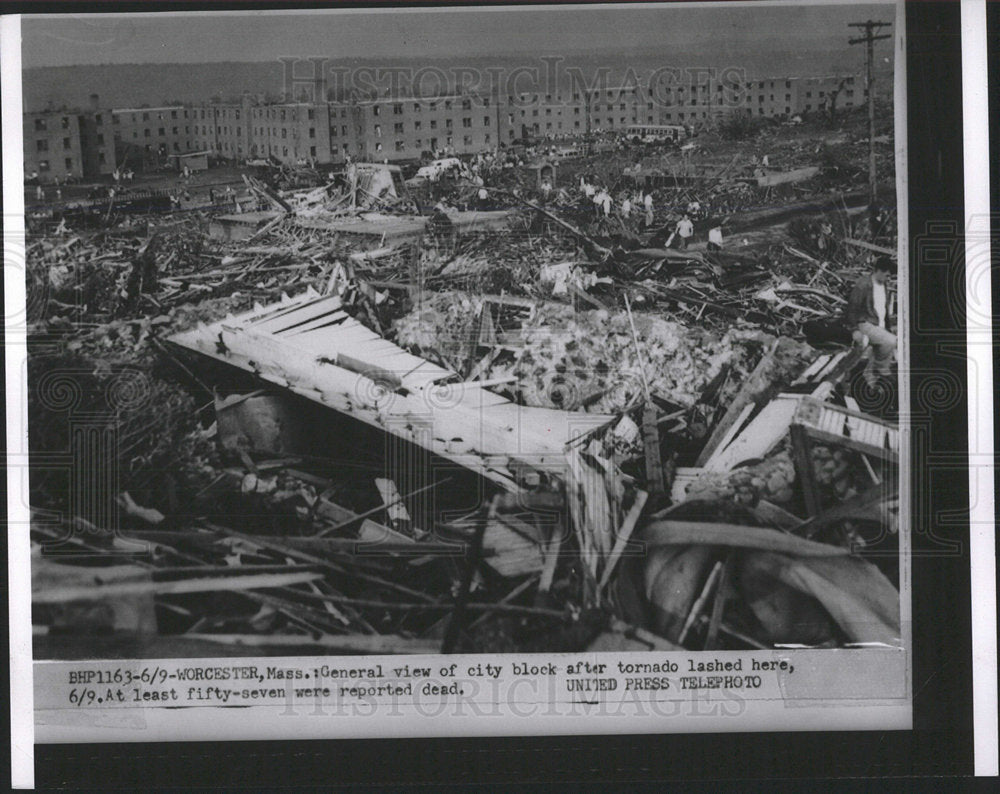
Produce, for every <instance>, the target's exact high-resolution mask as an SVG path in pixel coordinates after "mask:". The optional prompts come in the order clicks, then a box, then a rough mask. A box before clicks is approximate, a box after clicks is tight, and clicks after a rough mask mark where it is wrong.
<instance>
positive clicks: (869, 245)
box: [841, 237, 896, 257]
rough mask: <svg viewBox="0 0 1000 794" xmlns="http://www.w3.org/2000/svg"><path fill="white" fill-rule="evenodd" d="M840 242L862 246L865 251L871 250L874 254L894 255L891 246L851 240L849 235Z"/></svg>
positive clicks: (857, 246)
mask: <svg viewBox="0 0 1000 794" xmlns="http://www.w3.org/2000/svg"><path fill="white" fill-rule="evenodd" d="M841 242H845V243H847V244H848V245H853V246H854V247H855V248H864V249H865V250H866V251H873V252H875V253H876V254H885V255H886V256H893V257H894V256H896V252H895V251H893V250H892V249H891V248H886V247H885V246H881V245H875V244H874V243H868V242H865V241H864V240H852V239H851V238H850V237H845V238H843V240H842V241H841Z"/></svg>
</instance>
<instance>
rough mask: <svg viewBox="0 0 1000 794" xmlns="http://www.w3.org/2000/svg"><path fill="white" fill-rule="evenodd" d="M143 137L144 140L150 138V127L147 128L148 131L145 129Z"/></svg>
mask: <svg viewBox="0 0 1000 794" xmlns="http://www.w3.org/2000/svg"><path fill="white" fill-rule="evenodd" d="M142 137H144V138H148V137H149V127H146V129H144V130H143V131H142Z"/></svg>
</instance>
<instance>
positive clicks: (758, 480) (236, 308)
mask: <svg viewBox="0 0 1000 794" xmlns="http://www.w3.org/2000/svg"><path fill="white" fill-rule="evenodd" d="M898 11H899V9H898V8H897V5H896V4H894V3H878V4H851V3H833V4H823V3H808V4H773V3H725V4H718V3H716V4H712V3H709V4H693V5H690V6H689V5H686V4H683V3H669V4H663V5H648V4H642V5H638V4H637V5H620V6H613V7H601V6H585V7H547V6H526V7H507V8H503V7H492V8H461V9H460V8H448V9H444V8H438V9H435V8H395V9H350V10H330V11H319V10H299V11H292V10H287V11H282V10H274V11H264V12H254V13H246V12H232V13H223V12H205V13H197V12H183V13H130V14H91V15H85V14H79V15H65V14H60V15H44V16H43V15H38V16H32V15H27V16H24V17H22V18H21V20H20V43H21V50H20V59H21V64H20V85H21V106H22V108H21V111H22V119H21V141H22V145H23V152H22V161H23V200H24V213H23V225H24V237H23V243H22V251H23V261H22V277H23V280H24V290H25V294H24V311H23V314H22V315H20V316H19V317H12V316H11V315H10V314H9V313H8V319H7V322H8V327H10V325H11V323H14V324H20V327H21V328H22V330H23V333H24V337H25V345H26V348H25V349H26V355H25V360H26V369H25V373H26V384H25V386H24V394H25V403H26V404H25V406H24V416H25V422H26V434H27V447H26V448H25V449H22V450H20V452H18V451H17V450H16V449H14V448H13V447H12V451H11V453H10V461H11V462H12V463H14V464H17V466H18V467H19V468H20V469H21V476H22V478H23V479H22V480H21V484H22V487H21V488H20V490H18V491H11V492H10V493H9V498H10V499H11V500H12V502H16V503H17V504H15V505H13V506H12V508H13V507H16V508H17V509H19V510H20V511H21V516H22V518H21V521H20V523H18V522H16V521H13V522H12V523H11V533H12V537H13V535H15V534H18V533H21V537H22V541H21V542H22V548H23V549H27V551H28V553H29V555H30V619H31V636H30V647H31V658H33V659H34V660H35V666H34V667H35V679H36V680H35V687H34V689H35V709H36V723H37V729H38V730H40V731H43V732H44V731H47V732H48V733H47V734H46V735H48V736H49V737H51V738H52V740H54V741H60V740H63V738H61V737H66V736H71V735H84V734H81V733H80V731H89V733H86V734H85V735H87V737H88V738H87V740H88V741H101V740H102V739H101V737H102V728H101V727H95V726H103V728H106V729H107V735H109V736H114V738H115V739H116V740H122V736H123V733H127V731H128V730H129V729H130V727H129V726H130V725H133V726H134V723H129V720H130V719H132V717H129V716H127V714H128V713H131V712H135V711H137V710H138V711H141V712H142V713H143V714H144V715H145V716H144V717H143V719H144V720H145V722H146V723H151V722H152V721H155V720H156V719H169V720H170V721H171V724H172V725H173V726H174V730H176V731H179V732H180V733H181V734H182V735H183V734H189V733H191V731H195V732H197V730H198V729H196V728H195V727H193V726H194V725H196V724H197V723H196V721H195V718H194V717H192V716H190V715H192V714H194V713H195V710H196V709H203V710H204V709H209V708H211V709H220V710H222V711H224V712H225V707H228V706H242V707H252V708H254V709H265V708H271V709H275V710H276V711H280V708H279V707H281V708H286V709H289V708H293V706H294V705H295V704H296V703H305V704H306V705H307V706H309V707H311V705H310V704H314V703H315V704H320V703H321V702H322V703H329V704H333V705H335V706H336V707H338V708H347V707H348V706H351V707H353V705H352V704H363V705H365V706H369V707H378V706H379V704H388V703H392V704H396V705H398V704H409V703H425V704H426V703H435V704H448V705H449V707H451V706H454V707H455V710H456V713H457V712H459V711H461V709H460V708H459V707H460V706H461V704H462V703H463V702H466V701H467V702H468V703H474V702H475V703H481V702H483V701H482V699H483V698H486V699H487V700H489V701H490V702H496V701H498V700H504V699H509V698H508V695H507V694H497V693H498V692H500V690H499V689H498V688H497V687H499V686H500V684H501V683H502V682H510V681H516V680H517V679H518V677H520V678H521V679H522V680H527V679H531V680H532V681H533V682H534V684H538V687H537V690H532V692H534V693H535V695H536V696H537V697H539V698H543V699H545V700H546V701H547V702H550V703H555V702H558V703H563V702H565V703H566V704H567V705H568V706H572V705H573V704H577V705H580V704H594V703H598V702H600V703H602V704H609V703H612V702H618V701H622V700H628V701H630V702H633V703H636V704H639V705H640V706H641V707H646V706H648V707H650V708H651V709H652V710H653V711H654V712H655V711H656V708H657V704H660V705H662V704H666V703H672V704H674V705H675V706H677V708H678V709H680V708H681V706H682V705H683V704H688V705H690V704H691V703H692V702H694V700H695V699H698V698H704V702H705V703H714V704H716V705H719V704H724V703H725V702H726V699H727V698H728V699H730V700H732V699H733V698H735V700H736V701H738V702H739V703H740V704H741V708H745V709H747V710H748V711H747V713H749V712H751V711H752V709H753V708H754V707H753V706H752V705H749V706H748V705H747V704H752V703H753V702H755V700H758V699H759V701H760V708H762V709H771V711H766V712H761V714H762V715H772V716H771V717H768V719H769V720H776V721H777V722H773V721H771V722H769V723H768V724H770V725H771V729H780V728H781V727H782V726H783V725H785V724H786V723H785V722H783V721H785V720H787V725H789V726H794V725H797V726H799V727H801V726H802V725H807V724H809V722H808V721H809V720H815V719H816V715H815V714H814V713H813V712H811V711H810V708H809V704H813V705H815V707H816V708H820V707H821V706H822V708H823V709H824V711H823V714H824V717H823V719H824V720H831V721H832V722H831V725H837V724H841V722H840V721H843V724H844V725H853V724H854V722H852V721H853V720H859V721H860V722H858V725H859V726H860V725H872V726H876V727H877V726H881V727H907V725H908V711H907V709H908V703H909V698H910V692H911V679H910V674H909V664H910V655H909V654H910V646H909V637H910V618H909V609H910V606H909V598H910V594H909V575H908V570H909V567H908V566H909V556H908V550H909V542H910V541H909V537H908V535H909V531H910V523H909V510H908V504H909V502H908V497H907V494H908V493H909V491H908V489H909V487H910V485H909V478H910V477H911V472H910V471H909V470H908V462H907V461H908V453H907V447H906V444H907V443H908V441H907V439H908V436H907V420H908V417H910V416H912V413H911V412H910V411H909V410H908V408H907V406H908V392H907V388H906V382H905V379H901V378H900V372H901V371H906V368H907V344H906V328H907V327H908V326H907V323H908V322H909V319H908V314H907V313H908V296H907V279H908V274H907V271H906V266H905V261H906V260H905V240H903V239H902V237H901V232H900V229H901V224H905V221H906V193H905V188H902V187H901V185H902V184H903V183H902V180H903V176H904V175H902V174H900V173H898V170H899V163H900V162H901V160H900V158H901V157H902V156H903V153H904V152H905V125H904V127H903V128H902V129H900V125H899V120H900V119H901V118H902V119H905V106H904V100H905V97H900V96H899V95H898V94H899V86H900V85H901V84H902V83H901V82H900V80H898V79H897V76H898V73H899V70H898V68H897V67H898V58H899V52H900V51H901V46H902V41H903V25H902V22H901V17H900V18H897V12H898ZM899 13H900V14H901V11H900V12H899ZM4 101H5V104H6V103H7V101H8V100H7V99H5V100H4ZM9 178H10V175H9V174H7V173H6V172H5V179H9ZM903 228H905V226H903ZM7 247H8V245H7V238H6V237H5V249H7ZM901 252H903V253H902V255H901ZM901 262H902V263H903V264H901ZM12 544H14V541H13V540H12ZM12 548H13V545H12ZM567 655H568V656H567ZM419 660H423V661H419ZM428 660H429V661H428ZM827 660H829V661H827ZM860 671H864V673H863V674H861V673H860ZM40 682H46V683H45V684H44V685H43V684H42V683H40ZM538 682H542V683H540V684H539V683H538ZM491 687H492V688H491ZM511 697H513V698H514V700H513V701H512V702H521V701H519V700H517V697H520V696H516V697H515V696H511ZM791 701H794V702H796V703H797V704H798V708H794V709H793V708H788V707H787V702H791ZM859 701H864V702H866V703H867V702H868V701H871V703H868V705H869V706H870V707H869V708H854V706H852V705H851V703H852V702H853V703H856V702H859ZM879 704H881V707H884V708H885V709H887V712H886V714H888V716H884V715H883V717H880V716H879V715H880V714H883V712H880V711H879ZM837 706H840V707H841V710H840V711H838V710H837V709H836V708H834V707H837ZM162 707H170V708H171V709H173V710H172V711H170V712H167V711H166V710H165V709H163V708H162ZM318 707H319V706H318V705H317V708H318ZM376 710H377V709H376ZM723 711H724V709H723ZM855 711H856V712H857V715H855ZM159 712H164V714H163V715H160V716H155V714H154V713H159ZM571 712H572V709H571V708H569V709H568V710H567V711H566V712H565V713H564V716H565V717H566V718H567V719H568V718H570V716H567V715H571ZM225 713H227V714H229V718H230V719H231V720H237V721H240V720H242V721H243V722H247V720H246V718H245V716H244V717H240V716H239V714H238V713H236V712H234V710H232V709H229V711H228V712H225ZM275 713H276V712H275ZM67 714H68V715H70V716H66V715H67ZM83 714H94V715H99V716H97V717H95V718H94V719H95V721H93V722H90V723H87V721H86V720H84V719H83V718H82V717H81V715H83ZM244 714H245V712H244ZM116 715H118V716H116ZM185 715H188V717H185ZM774 715H776V716H774ZM654 716H655V717H656V719H658V720H660V722H657V723H655V724H656V725H658V726H659V727H658V728H650V727H647V728H643V729H642V730H654V729H655V730H687V729H690V726H684V725H680V726H679V727H676V726H674V727H671V726H673V723H671V722H670V720H671V719H672V717H671V715H670V714H668V713H667V712H666V711H663V712H661V713H658V714H657V715H654ZM883 718H884V720H885V722H884V724H883V723H880V722H879V720H880V719H883ZM760 719H761V720H763V719H764V716H761V717H760ZM116 720H118V721H117V722H116ZM189 721H190V725H189ZM276 722H278V723H280V721H276ZM521 722H522V723H523V724H521V725H519V726H518V727H517V728H516V729H515V730H516V731H517V732H522V733H523V732H527V733H531V732H532V731H535V730H544V728H539V726H538V724H536V723H533V722H532V721H527V722H526V721H523V720H522V721H521ZM668 723H669V725H668ZM737 724H740V725H742V726H743V727H742V728H741V729H750V730H755V729H761V724H762V723H755V722H753V721H750V722H748V723H746V724H743V723H737V722H733V726H734V727H730V728H719V729H718V730H725V729H728V730H732V729H735V725H737ZM81 726H84V727H81ZM147 727H148V725H147ZM243 727H244V729H245V730H247V731H251V732H252V731H254V730H271V729H270V728H262V727H261V726H260V725H250V726H247V725H244V726H243ZM280 729H281V725H280V724H278V725H277V727H276V728H273V730H275V731H279V730H280ZM135 730H138V729H135ZM316 730H317V731H319V732H323V731H327V730H330V731H340V730H342V728H341V727H336V726H334V725H332V724H329V723H326V724H321V725H319V726H318V727H317V728H316ZM365 730H369V729H367V728H366V729H365ZM371 730H377V729H375V728H373V729H371ZM394 730H398V728H396V729H394ZM429 730H438V731H441V730H451V729H450V728H447V727H437V728H430V729H429ZM462 730H466V729H464V728H463V729H462ZM470 730H472V731H473V732H476V731H494V730H496V727H495V726H490V727H488V728H472V729H470ZM576 730H583V731H586V730H587V728H585V727H583V728H576ZM599 730H603V729H599ZM701 730H704V728H702V729H701ZM74 732H75V733H74ZM143 735H144V736H145V734H143ZM254 735H257V734H254ZM125 740H128V739H127V738H126V739H125Z"/></svg>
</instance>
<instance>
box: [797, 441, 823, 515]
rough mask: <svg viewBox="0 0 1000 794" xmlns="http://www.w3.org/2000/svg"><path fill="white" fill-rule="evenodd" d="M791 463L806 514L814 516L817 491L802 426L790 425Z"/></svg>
mask: <svg viewBox="0 0 1000 794" xmlns="http://www.w3.org/2000/svg"><path fill="white" fill-rule="evenodd" d="M791 441H792V461H793V463H794V464H795V473H796V475H797V476H798V480H799V486H800V487H801V489H802V497H803V500H804V501H805V505H806V514H807V515H809V516H810V517H811V516H814V515H816V514H817V513H818V512H819V509H820V497H819V489H818V488H817V487H816V480H815V478H814V477H813V464H812V456H811V455H810V454H809V437H808V436H807V435H806V430H805V428H804V427H802V425H792V427H791Z"/></svg>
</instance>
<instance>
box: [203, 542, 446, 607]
mask: <svg viewBox="0 0 1000 794" xmlns="http://www.w3.org/2000/svg"><path fill="white" fill-rule="evenodd" d="M209 526H211V525H209ZM211 528H212V529H213V530H215V531H216V532H218V533H219V534H220V535H221V536H222V537H224V538H225V537H230V538H235V539H237V540H241V541H243V542H244V543H246V544H247V545H249V546H256V547H257V548H261V549H267V550H268V551H272V552H276V553H278V554H282V555H284V556H286V557H291V558H292V559H293V560H302V561H303V562H308V563H312V564H313V565H321V566H323V567H324V568H326V569H328V570H331V571H333V572H335V573H338V574H343V575H345V576H353V577H354V578H355V579H360V580H362V581H365V582H371V583H372V584H376V585H379V586H381V587H387V588H389V589H390V590H396V591H397V592H400V593H406V594H407V595H409V596H413V597H414V598H419V599H421V600H422V601H434V600H435V599H434V598H433V597H431V596H429V595H427V593H421V592H420V591H419V590H413V589H411V588H409V587H406V586H404V585H401V584H397V583H396V582H393V581H390V580H388V579H383V578H381V577H379V576H374V575H373V574H369V573H364V572H363V571H359V570H357V569H356V568H353V569H351V570H348V569H346V568H344V567H343V566H342V565H337V564H336V563H335V562H333V561H331V560H325V559H323V558H322V557H317V556H316V555H314V554H310V553H309V552H307V551H303V550H302V549H294V548H292V547H291V546H289V545H288V544H287V543H285V542H283V541H282V542H280V543H279V542H275V541H273V540H264V539H263V538H261V537H258V536H256V535H247V534H244V533H242V532H236V531H235V530H232V529H228V528H225V527H214V526H211Z"/></svg>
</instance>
